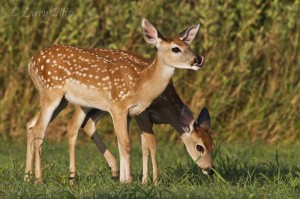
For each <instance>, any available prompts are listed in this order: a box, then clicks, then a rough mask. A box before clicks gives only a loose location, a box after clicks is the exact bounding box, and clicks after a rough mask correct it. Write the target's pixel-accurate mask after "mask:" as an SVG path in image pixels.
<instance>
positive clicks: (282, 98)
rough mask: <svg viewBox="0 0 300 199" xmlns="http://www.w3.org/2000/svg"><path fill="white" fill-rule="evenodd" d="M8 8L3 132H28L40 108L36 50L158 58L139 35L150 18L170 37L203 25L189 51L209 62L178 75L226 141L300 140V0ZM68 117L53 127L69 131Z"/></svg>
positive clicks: (181, 87) (1, 82) (194, 105)
mask: <svg viewBox="0 0 300 199" xmlns="http://www.w3.org/2000/svg"><path fill="white" fill-rule="evenodd" d="M178 8H180V9H178ZM57 10H58V11H60V12H59V13H58V14H59V15H58V14H55V13H56V12H55V11H57ZM42 11H45V12H47V11H48V15H45V16H44V15H42V14H40V13H42ZM0 13H1V14H0V35H1V37H0V44H1V48H0V110H1V113H0V137H4V138H12V137H13V138H15V137H21V138H24V135H26V133H25V126H26V122H27V121H28V120H30V119H31V118H32V117H33V115H34V114H35V113H36V112H37V111H38V108H39V106H38V105H39V103H38V102H39V101H38V99H39V98H38V93H37V91H36V89H35V87H34V85H33V83H32V81H31V79H30V77H29V74H28V72H27V65H28V60H29V58H30V57H31V56H32V55H33V54H34V53H36V52H37V51H40V50H42V49H44V48H45V47H48V46H50V45H53V44H64V45H74V46H79V47H82V48H115V49H116V48H117V49H123V50H129V51H132V52H134V53H137V54H140V55H143V56H144V57H146V58H149V57H153V56H154V55H155V53H156V50H155V47H154V46H151V45H148V44H147V43H146V42H145V40H144V39H143V37H142V35H141V19H142V17H145V18H147V19H149V20H150V21H151V22H153V23H154V24H155V25H156V26H157V28H158V29H159V30H160V31H161V33H162V34H163V35H164V36H175V35H176V34H177V33H179V32H180V31H182V30H183V29H185V28H187V27H189V26H191V25H193V24H195V23H200V24H201V26H200V29H199V33H198V34H197V37H196V39H195V40H194V41H193V43H192V46H191V49H192V50H193V51H194V52H195V53H197V54H199V55H203V56H204V57H205V59H206V63H205V67H204V68H203V69H202V70H200V71H198V72H193V71H188V70H176V72H175V75H174V78H173V81H174V85H175V88H176V90H177V91H178V93H179V95H180V97H181V98H182V99H183V101H184V102H185V103H186V104H187V105H189V107H190V108H191V110H193V111H194V113H195V114H196V113H197V112H198V111H199V110H200V109H201V108H202V107H203V106H206V107H207V108H208V109H209V110H210V112H211V115H212V123H213V124H214V128H213V129H214V131H216V132H217V135H218V137H220V136H221V137H222V138H224V139H225V140H226V141H228V142H230V141H238V140H241V141H242V140H245V139H246V140H253V141H255V140H265V141H266V142H268V143H278V142H282V140H284V142H286V143H293V142H294V141H295V140H297V139H299V138H300V133H299V132H300V114H299V109H300V93H299V90H300V57H299V54H300V43H299V41H300V0H294V1H291V0H281V1H264V0H255V1H235V0H216V1H201V0H198V1H189V0H186V1H164V0H156V1H152V0H142V1H130V2H124V1H122V0H112V1H93V0H86V1H83V0H77V1H73V0H72V1H71V0H58V1H50V0H46V1H38V2H37V1H34V0H29V1H21V0H13V1H4V2H3V4H2V5H1V7H0ZM30 13H31V15H30ZM68 118H69V117H65V116H64V117H61V118H60V119H59V120H57V121H58V122H56V124H55V126H56V127H57V128H63V127H64V126H65V124H66V122H67V120H68ZM106 124H111V120H107V121H106V123H105V125H106ZM106 126H107V128H106V129H105V130H106V132H109V131H110V132H111V131H112V128H111V125H106ZM163 131H168V132H172V131H171V130H170V128H164V129H163ZM59 132H60V133H61V134H60V135H63V132H64V131H59ZM162 135H165V134H162ZM175 137H176V134H175V133H173V135H172V136H170V137H165V139H172V138H175ZM54 139H59V136H58V133H57V134H56V136H55V137H54Z"/></svg>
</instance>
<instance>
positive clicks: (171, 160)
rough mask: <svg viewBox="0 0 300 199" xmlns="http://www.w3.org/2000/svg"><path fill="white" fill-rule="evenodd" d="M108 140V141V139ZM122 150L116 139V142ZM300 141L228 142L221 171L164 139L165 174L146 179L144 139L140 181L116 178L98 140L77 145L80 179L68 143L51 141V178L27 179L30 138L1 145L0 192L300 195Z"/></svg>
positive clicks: (47, 152) (136, 149)
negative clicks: (208, 170)
mask: <svg viewBox="0 0 300 199" xmlns="http://www.w3.org/2000/svg"><path fill="white" fill-rule="evenodd" d="M106 143H108V142H106ZM110 148H111V150H112V152H113V153H114V154H115V155H116V154H117V149H116V144H115V142H113V143H112V144H111V146H110ZM299 153H300V147H299V145H295V146H266V145H263V144H261V143H244V144H235V145H229V144H224V145H222V146H221V147H220V150H219V151H217V152H216V154H215V155H216V157H215V164H216V170H217V172H218V174H217V175H214V177H208V176H205V175H203V174H202V173H201V172H200V171H199V169H198V168H197V166H195V165H194V164H193V163H192V161H191V159H190V158H189V157H188V156H187V154H186V152H185V149H184V146H183V144H182V143H175V142H172V143H168V144H166V143H163V142H159V145H158V162H159V168H160V171H161V180H160V181H159V184H158V185H157V186H154V185H153V184H151V183H149V184H148V185H142V184H141V173H142V168H141V166H142V165H141V150H140V144H138V143H137V144H134V145H133V152H132V171H133V176H134V183H133V184H131V185H124V184H120V183H119V182H118V181H116V180H113V179H112V178H111V176H110V171H109V169H108V168H107V165H106V162H105V160H104V158H103V157H102V156H101V155H100V154H99V153H98V151H97V148H96V146H94V145H93V144H92V141H90V140H86V142H83V141H82V140H81V141H80V142H79V144H78V146H77V168H78V181H77V183H76V184H75V185H74V186H71V185H69V183H68V175H69V173H68V164H69V161H68V150H67V144H66V143H65V142H63V143H52V142H47V143H45V145H44V148H43V175H44V180H45V184H43V185H35V184H31V183H26V182H23V172H24V162H25V143H21V142H17V143H16V142H4V143H2V144H1V147H0V162H1V163H0V198H85V197H89V198H92V197H93V198H158V197H163V198H299V197H300V159H299Z"/></svg>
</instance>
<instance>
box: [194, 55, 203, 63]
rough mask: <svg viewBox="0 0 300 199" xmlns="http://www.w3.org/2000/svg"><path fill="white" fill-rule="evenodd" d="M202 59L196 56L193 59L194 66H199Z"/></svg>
mask: <svg viewBox="0 0 300 199" xmlns="http://www.w3.org/2000/svg"><path fill="white" fill-rule="evenodd" d="M202 59H203V58H202V57H200V56H196V57H195V58H194V64H201V63H202Z"/></svg>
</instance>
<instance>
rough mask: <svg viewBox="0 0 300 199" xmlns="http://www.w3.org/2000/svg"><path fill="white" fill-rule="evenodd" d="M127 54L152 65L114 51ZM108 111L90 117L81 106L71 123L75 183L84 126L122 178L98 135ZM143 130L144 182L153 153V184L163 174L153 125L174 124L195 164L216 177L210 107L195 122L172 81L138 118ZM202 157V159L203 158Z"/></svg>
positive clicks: (129, 59)
mask: <svg viewBox="0 0 300 199" xmlns="http://www.w3.org/2000/svg"><path fill="white" fill-rule="evenodd" d="M91 51H92V52H95V53H97V54H98V55H99V56H100V55H101V56H104V57H107V58H111V59H114V58H113V57H112V56H111V54H110V51H109V50H107V49H99V48H96V49H92V50H91ZM116 54H119V56H120V57H121V55H124V54H126V56H125V57H124V58H122V57H121V58H120V59H122V60H124V61H126V62H128V63H134V64H139V65H141V67H142V66H143V67H146V66H147V64H148V63H149V61H148V60H145V59H143V58H141V57H138V56H136V55H133V54H131V53H129V52H126V51H120V50H114V55H116ZM107 114H108V113H107V112H104V111H99V110H96V109H93V110H91V111H90V112H89V113H88V114H87V116H85V115H86V114H85V113H84V111H83V110H82V108H81V107H79V106H77V107H76V109H75V112H74V114H73V117H72V119H71V120H70V122H69V123H68V133H67V135H68V142H69V151H70V173H71V175H70V179H71V181H70V182H71V183H73V182H74V177H75V171H76V169H75V145H76V139H77V135H78V130H79V128H80V127H83V129H84V131H85V132H86V133H87V135H88V136H89V137H91V138H92V139H93V141H94V142H95V144H96V145H97V147H98V148H99V150H100V151H101V152H102V153H103V155H104V157H105V159H106V160H107V162H108V165H109V167H110V168H111V170H112V176H113V177H117V176H118V164H117V161H116V159H115V157H114V156H113V155H112V154H111V153H110V151H109V150H108V149H107V147H106V146H105V144H104V143H103V142H102V141H101V139H100V137H99V135H98V134H97V133H96V132H97V130H96V127H95V125H96V123H97V121H98V120H99V119H100V118H102V117H103V116H104V115H107ZM135 119H136V121H137V124H138V126H139V128H140V129H141V139H142V153H143V178H142V182H143V183H146V180H147V177H148V159H149V152H150V154H151V158H152V167H153V181H154V182H156V181H157V179H158V178H159V172H158V167H157V161H156V138H155V135H154V132H153V130H152V126H153V124H162V123H165V124H171V125H172V126H173V127H174V129H175V130H176V131H177V132H178V134H179V136H180V137H181V138H182V140H183V142H184V144H185V146H186V148H187V151H188V153H189V154H190V156H191V157H192V159H193V160H194V161H196V163H197V164H198V165H199V167H200V168H201V169H202V171H203V172H204V173H205V174H212V170H211V168H212V167H213V159H212V153H213V148H214V143H213V140H212V138H211V136H210V134H209V133H208V128H209V125H210V115H209V112H208V110H207V109H206V108H203V109H202V111H201V113H200V114H199V117H198V119H197V122H195V121H194V118H193V114H192V112H191V111H190V109H189V108H188V107H187V106H186V105H184V103H183V102H182V100H181V99H180V97H179V96H178V94H177V92H176V90H175V88H174V86H173V83H172V81H170V82H169V84H168V86H167V88H166V89H165V90H164V91H163V93H162V94H161V95H160V96H159V97H157V98H156V99H155V100H153V102H152V103H151V105H150V106H149V107H148V108H146V110H145V111H143V112H142V113H141V114H139V115H138V116H136V117H135ZM200 156H201V158H199V157H200Z"/></svg>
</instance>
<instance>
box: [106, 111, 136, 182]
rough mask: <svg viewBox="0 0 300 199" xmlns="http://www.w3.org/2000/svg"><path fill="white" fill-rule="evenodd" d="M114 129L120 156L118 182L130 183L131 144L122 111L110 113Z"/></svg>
mask: <svg viewBox="0 0 300 199" xmlns="http://www.w3.org/2000/svg"><path fill="white" fill-rule="evenodd" d="M111 115H112V119H113V125H114V129H115V131H116V135H117V139H118V146H119V154H120V182H122V183H131V182H132V174H131V162H130V156H131V142H130V137H129V134H128V126H129V121H128V118H127V112H125V111H124V110H122V109H118V111H115V110H114V111H112V112H111Z"/></svg>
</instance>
